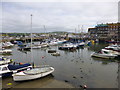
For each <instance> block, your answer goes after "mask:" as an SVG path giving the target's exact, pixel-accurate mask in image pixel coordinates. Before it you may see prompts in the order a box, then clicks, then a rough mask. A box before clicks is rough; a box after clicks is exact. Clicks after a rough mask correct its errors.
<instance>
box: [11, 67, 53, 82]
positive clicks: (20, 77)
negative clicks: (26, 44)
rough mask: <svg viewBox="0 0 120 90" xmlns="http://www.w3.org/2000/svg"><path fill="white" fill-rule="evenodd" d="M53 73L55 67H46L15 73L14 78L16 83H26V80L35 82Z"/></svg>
mask: <svg viewBox="0 0 120 90" xmlns="http://www.w3.org/2000/svg"><path fill="white" fill-rule="evenodd" d="M52 72H54V68H53V67H50V66H45V67H36V68H32V69H30V70H26V71H22V72H19V73H15V74H13V75H12V76H13V80H14V81H26V80H33V79H38V78H41V77H44V76H47V75H49V74H51V73H52Z"/></svg>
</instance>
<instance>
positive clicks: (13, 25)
mask: <svg viewBox="0 0 120 90" xmlns="http://www.w3.org/2000/svg"><path fill="white" fill-rule="evenodd" d="M117 5H118V4H117V2H2V15H3V16H2V23H3V25H2V26H3V28H2V31H3V32H30V22H31V21H30V20H31V17H30V14H33V17H32V19H33V20H32V21H33V32H44V29H43V25H45V26H46V28H47V31H48V32H49V31H68V32H69V31H70V32H74V29H75V28H77V29H78V25H79V26H80V27H81V26H82V25H83V26H84V32H87V29H88V28H89V27H94V26H95V25H96V24H97V23H107V22H110V23H111V22H117V20H118V16H117V15H118V14H117V13H118V6H117ZM78 30H80V28H79V29H78Z"/></svg>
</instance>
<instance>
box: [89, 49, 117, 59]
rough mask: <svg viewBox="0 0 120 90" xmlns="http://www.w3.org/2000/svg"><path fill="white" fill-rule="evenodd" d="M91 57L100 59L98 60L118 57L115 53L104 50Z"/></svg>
mask: <svg viewBox="0 0 120 90" xmlns="http://www.w3.org/2000/svg"><path fill="white" fill-rule="evenodd" d="M91 56H92V57H98V58H106V59H114V58H116V57H117V56H118V55H115V54H113V53H109V52H106V51H104V50H101V51H99V52H94V53H93V54H92V55H91Z"/></svg>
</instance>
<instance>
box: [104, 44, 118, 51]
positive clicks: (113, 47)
mask: <svg viewBox="0 0 120 90" xmlns="http://www.w3.org/2000/svg"><path fill="white" fill-rule="evenodd" d="M105 49H108V50H114V51H118V52H120V45H117V44H115V45H110V46H107V47H105Z"/></svg>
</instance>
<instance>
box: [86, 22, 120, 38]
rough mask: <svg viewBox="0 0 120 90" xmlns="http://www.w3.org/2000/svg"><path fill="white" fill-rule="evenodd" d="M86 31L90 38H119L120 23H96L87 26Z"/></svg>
mask: <svg viewBox="0 0 120 90" xmlns="http://www.w3.org/2000/svg"><path fill="white" fill-rule="evenodd" d="M88 33H89V35H90V37H91V39H95V38H96V39H106V40H118V39H119V40H120V23H106V24H98V25H96V26H95V27H94V28H89V29H88Z"/></svg>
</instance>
